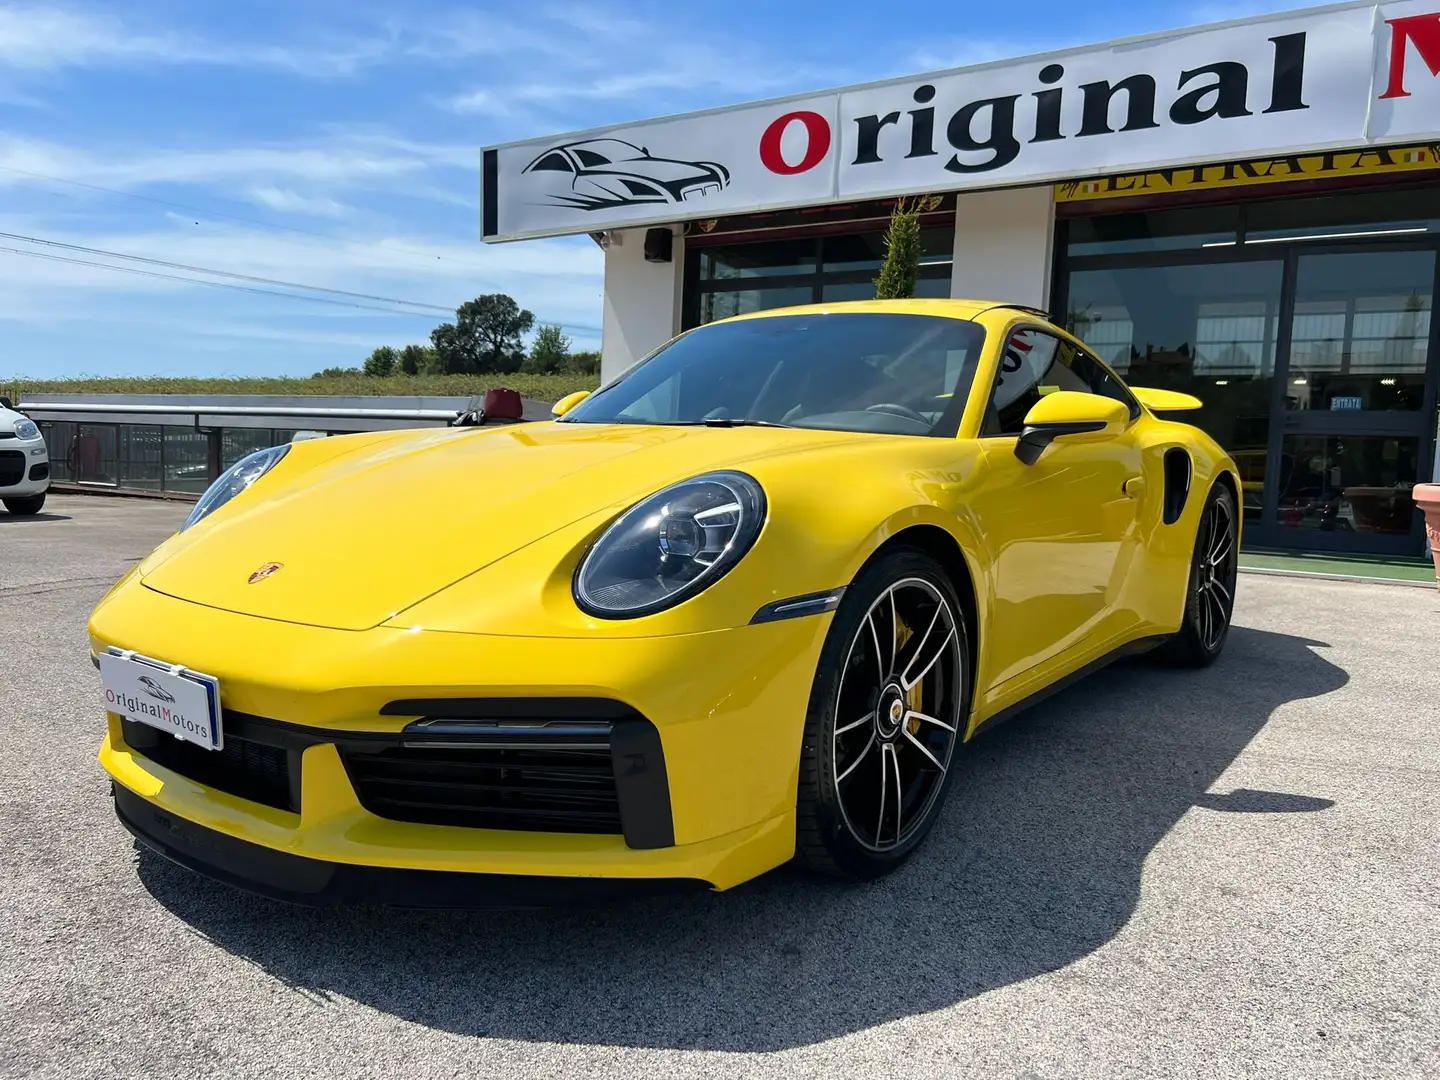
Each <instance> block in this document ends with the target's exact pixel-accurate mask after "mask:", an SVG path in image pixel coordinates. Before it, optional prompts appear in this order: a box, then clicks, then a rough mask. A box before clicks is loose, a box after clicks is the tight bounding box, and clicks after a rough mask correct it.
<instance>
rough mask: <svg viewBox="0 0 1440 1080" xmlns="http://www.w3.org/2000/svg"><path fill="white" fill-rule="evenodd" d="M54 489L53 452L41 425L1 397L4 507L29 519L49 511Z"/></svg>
mask: <svg viewBox="0 0 1440 1080" xmlns="http://www.w3.org/2000/svg"><path fill="white" fill-rule="evenodd" d="M49 490H50V453H49V451H48V450H47V449H46V448H45V438H44V436H43V435H41V434H40V428H39V425H37V424H36V423H35V421H34V420H31V419H30V418H29V417H28V416H26V415H25V414H24V413H21V412H18V411H16V409H15V408H14V405H13V403H12V402H11V401H10V399H9V398H3V397H0V504H3V505H4V507H5V509H6V510H8V511H10V513H12V514H15V515H16V516H19V517H29V516H32V515H34V514H38V513H40V511H41V510H43V509H44V508H45V493H46V492H47V491H49Z"/></svg>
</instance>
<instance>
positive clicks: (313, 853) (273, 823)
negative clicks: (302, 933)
mask: <svg viewBox="0 0 1440 1080" xmlns="http://www.w3.org/2000/svg"><path fill="white" fill-rule="evenodd" d="M829 619H830V616H829V615H817V616H811V617H806V618H799V619H792V620H786V621H783V622H777V623H770V624H762V625H757V626H746V627H739V628H736V629H734V630H726V631H718V632H715V633H711V634H691V635H680V636H675V637H668V638H654V639H636V638H629V639H606V638H602V637H595V638H585V639H579V638H571V639H543V640H542V639H528V638H500V637H496V636H481V635H467V634H454V633H444V632H424V631H419V632H417V631H414V630H397V629H392V628H377V629H375V630H371V631H363V632H358V633H357V632H350V631H335V630H324V629H319V628H315V627H306V626H298V625H295V624H290V623H280V622H276V621H273V620H266V619H258V618H253V617H249V616H243V615H236V614H233V613H229V612H222V611H218V610H215V609H212V608H207V607H203V606H201V605H197V604H191V603H187V602H185V601H180V600H176V599H173V598H171V597H168V596H163V595H161V594H159V593H156V592H154V591H152V590H150V589H148V588H146V587H144V586H143V584H141V583H140V582H139V581H138V580H136V579H133V578H132V579H131V580H129V581H127V582H125V583H122V585H121V586H119V587H118V588H117V589H116V590H115V591H114V592H112V593H111V595H110V596H109V597H107V599H106V601H105V602H103V603H102V604H101V606H100V608H99V609H98V610H97V611H96V613H95V616H94V617H93V618H92V621H91V637H92V647H94V648H95V649H96V650H97V651H101V650H103V649H104V648H106V647H107V646H110V645H116V646H119V647H122V648H126V649H134V650H135V651H137V652H140V653H143V654H145V655H148V656H153V657H156V658H160V659H164V660H167V661H171V662H175V663H183V664H185V665H186V666H188V667H190V668H192V669H194V670H198V671H204V672H206V673H208V674H213V675H215V676H216V677H217V678H218V679H219V680H220V686H221V696H222V704H223V707H224V709H225V711H226V714H227V715H233V716H235V717H236V721H237V723H239V722H240V717H239V714H249V715H250V716H251V717H263V718H269V719H270V720H271V721H272V722H273V721H280V722H281V723H280V724H279V725H277V726H283V727H285V728H288V729H291V731H292V732H300V733H305V732H310V733H312V734H313V736H314V737H312V738H309V739H306V740H305V745H302V746H300V747H299V748H298V751H297V754H296V758H295V761H296V769H295V773H296V775H297V776H298V797H297V801H296V806H297V807H298V812H296V809H295V808H280V807H277V806H274V805H262V804H261V803H260V802H257V801H252V800H251V799H247V798H242V797H239V796H237V795H235V794H231V793H227V792H226V791H223V790H217V789H216V788H215V787H211V786H207V785H205V784H203V783H199V782H196V781H195V780H194V779H191V778H189V777H187V776H185V775H182V774H180V773H179V772H176V771H174V770H172V769H169V768H166V767H164V766H162V765H160V764H158V763H157V762H156V761H154V760H152V759H151V758H150V757H147V756H146V755H145V754H144V753H143V752H141V751H140V750H137V749H136V748H133V747H131V746H129V745H127V742H126V738H125V734H124V728H123V725H122V723H121V721H120V718H119V717H117V716H115V715H113V714H112V715H111V716H110V718H109V726H108V731H107V734H106V738H105V740H104V744H103V745H102V747H101V750H100V761H101V763H102V765H103V766H104V768H105V769H106V771H107V772H108V773H109V774H110V776H111V777H112V778H113V779H114V780H115V781H116V783H117V785H118V787H117V791H119V792H121V793H122V795H121V797H120V799H119V800H117V809H119V810H121V816H122V820H126V823H127V825H128V827H130V828H131V829H132V831H134V832H136V834H137V835H139V836H140V837H141V839H142V840H143V841H145V842H146V843H149V844H150V845H151V846H152V847H156V848H157V849H159V850H161V851H162V853H163V854H166V855H167V856H168V857H170V858H172V859H175V860H176V861H177V862H181V863H183V864H185V865H188V866H192V867H193V868H195V869H200V870H203V871H205V872H207V873H211V874H212V876H215V877H218V878H220V879H221V880H226V881H230V882H231V883H232V884H240V885H245V886H246V887H249V888H252V889H254V890H255V891H258V892H263V893H265V894H266V895H281V894H289V895H286V896H285V898H287V899H293V898H295V896H300V897H305V896H308V895H312V894H313V895H314V897H315V901H316V902H327V901H328V900H329V899H332V898H340V899H348V898H351V897H353V896H356V895H361V894H366V895H368V894H367V893H366V890H368V889H371V888H374V889H378V890H379V891H380V895H382V896H391V895H397V893H396V890H397V889H398V890H400V891H405V889H406V888H408V887H409V886H410V885H411V884H413V883H414V882H415V881H418V880H419V879H417V878H415V877H414V875H411V874H401V875H400V877H399V878H398V879H396V880H398V881H399V882H400V885H393V884H385V885H377V884H375V882H376V877H375V875H373V874H371V873H370V871H379V870H394V871H407V872H408V871H415V872H424V873H425V874H431V873H435V874H441V875H444V874H458V875H465V876H469V877H471V878H476V880H475V882H474V884H473V885H469V886H466V885H465V883H464V882H459V883H458V884H459V885H461V886H464V887H462V888H461V889H460V892H461V893H462V894H469V895H471V896H472V897H477V898H480V899H481V900H482V901H483V897H484V894H486V893H490V892H493V891H497V890H498V892H499V893H501V894H504V893H506V892H507V890H509V889H510V883H509V881H508V879H510V878H512V877H531V878H534V877H546V878H558V879H578V880H580V881H589V882H594V881H595V880H596V879H616V880H618V881H620V882H621V883H622V884H625V885H636V886H641V885H644V886H645V887H649V885H651V884H654V883H661V882H663V883H666V884H667V885H668V884H671V883H674V882H677V881H686V882H703V883H705V884H708V885H709V886H712V887H714V888H719V889H724V888H729V887H731V886H733V885H736V884H739V883H740V882H743V881H746V880H748V879H750V878H753V877H755V876H757V875H758V874H761V873H763V872H765V871H766V870H769V869H771V868H773V867H775V866H778V865H780V864H781V863H783V862H785V861H787V860H788V859H789V858H790V857H791V856H792V855H793V853H794V839H795V820H794V808H795V794H796V781H797V774H798V762H799V751H800V738H801V730H802V727H803V724H804V717H805V712H806V708H807V706H808V700H809V694H810V688H811V684H812V681H813V676H814V671H815V663H816V660H817V658H818V654H819V649H820V646H821V644H822V643H823V639H824V634H825V630H826V629H827V628H828V624H829ZM567 697H581V698H602V699H607V700H610V701H614V702H618V703H622V704H623V705H624V706H625V707H627V708H628V709H631V710H633V711H634V712H635V713H636V714H637V715H639V716H643V717H644V718H646V719H647V720H648V721H649V722H650V724H652V725H653V728H652V730H653V731H654V732H655V733H656V735H658V739H659V743H660V747H661V749H662V752H663V763H664V775H665V777H666V780H667V782H668V804H669V810H670V818H671V822H670V834H669V835H668V836H662V837H661V840H662V841H668V842H661V843H656V842H655V835H654V832H655V831H654V830H651V834H650V836H649V839H648V840H644V841H641V842H638V843H637V841H636V835H635V834H636V830H635V829H633V828H632V827H631V825H632V823H631V821H627V822H626V827H625V829H624V834H622V835H596V834H579V833H569V832H558V831H556V832H549V831H520V830H511V829H501V828H472V827H459V826H456V825H448V824H438V823H419V822H416V821H401V820H394V819H392V818H390V817H385V816H380V815H379V814H376V813H373V812H371V810H370V809H367V807H366V805H365V804H364V803H363V802H362V799H361V797H360V795H359V794H357V790H356V784H355V783H354V782H352V775H351V773H349V772H347V766H346V761H345V760H344V759H342V751H343V750H344V745H343V744H344V741H345V737H346V736H347V734H348V735H353V736H354V737H356V738H362V739H363V738H376V737H383V736H385V735H387V734H388V735H398V733H400V732H402V731H403V730H404V729H405V728H406V726H407V725H409V724H410V723H412V722H413V720H414V719H415V718H416V717H417V716H420V715H423V714H424V712H425V711H427V710H428V708H429V707H430V705H431V704H433V703H434V702H436V701H445V700H453V699H457V698H460V699H485V698H489V699H494V698H501V699H507V700H511V701H514V700H526V699H535V698H547V699H556V698H567ZM406 699H409V700H412V701H414V702H415V703H414V706H413V710H414V714H413V715H411V714H406V715H390V714H387V713H385V712H382V710H383V709H384V706H386V705H387V704H392V703H395V702H397V701H402V700H406ZM416 699H419V700H416ZM422 705H423V706H425V709H422ZM407 707H408V706H407ZM392 712H393V710H392ZM332 736H333V738H331V737H332ZM167 738H168V736H167ZM618 768H619V766H618V765H617V771H618ZM127 806H128V807H132V808H134V807H137V806H143V807H148V810H143V811H142V810H139V809H132V810H131V811H130V812H129V813H128V816H127V812H126V810H125V809H124V807H127ZM623 809H624V807H623V806H622V811H623ZM156 813H158V814H160V815H162V816H163V817H164V818H165V819H167V820H169V821H170V822H172V823H176V824H175V827H176V828H179V829H180V830H181V831H182V832H183V831H184V830H186V829H190V828H191V827H192V826H194V827H198V828H199V829H201V830H208V832H197V833H194V834H193V835H195V836H199V837H201V838H202V841H203V840H205V839H206V838H208V833H215V834H218V835H220V836H223V837H227V838H229V839H230V840H233V841H235V842H236V843H237V844H241V845H247V846H246V847H243V848H235V847H233V845H225V847H224V849H223V851H222V847H221V846H220V845H218V844H213V843H212V844H211V845H210V846H209V847H206V846H205V844H204V843H201V844H200V845H199V850H198V853H197V850H195V846H194V845H190V846H188V847H187V846H186V845H184V844H180V843H178V842H177V841H176V840H175V839H174V838H172V839H171V840H169V841H167V840H166V839H165V837H166V835H169V834H168V832H167V831H165V830H162V831H161V832H160V833H159V834H158V835H157V834H156V829H157V828H159V826H155V825H151V826H147V825H146V822H147V821H151V822H153V821H154V819H153V815H154V814H156ZM147 814H149V815H152V816H151V817H149V818H147V817H146V815H147ZM622 816H623V815H622ZM137 823H138V824H137ZM642 825H643V823H642ZM644 831H645V830H644V829H643V827H642V828H641V829H640V833H642V834H643V833H644ZM142 833H144V834H145V835H142ZM627 837H629V842H627ZM166 844H168V846H169V850H165V845H166ZM252 848H260V849H264V850H265V851H266V852H270V853H275V854H276V856H277V857H278V856H285V857H287V858H283V859H280V863H283V865H284V867H287V868H288V869H287V870H286V871H285V873H284V874H281V875H280V876H279V878H278V879H277V877H276V874H275V873H271V872H270V871H266V872H265V874H264V875H261V874H260V871H259V869H257V868H258V867H259V866H260V864H261V862H264V863H265V864H266V865H269V864H270V863H272V862H274V861H275V860H272V859H270V857H269V856H268V855H267V856H265V858H264V859H263V860H258V861H257V859H255V858H252V857H249V855H244V853H251V854H253V853H252V852H251V849H252ZM211 852H214V853H216V856H215V858H213V859H212V858H209V854H208V853H211ZM237 853H240V854H237ZM221 854H224V856H225V857H224V858H221V857H220V855H221ZM242 855H244V857H242ZM288 858H294V859H297V860H300V861H299V862H293V863H292V862H289V861H288ZM312 863H319V864H323V866H329V867H330V868H331V869H330V871H329V872H328V873H322V871H317V870H316V869H315V868H314V867H313V866H311V864H312ZM323 866H322V870H323ZM257 875H259V876H257ZM297 875H298V878H297ZM477 876H496V877H497V880H496V881H489V880H486V881H479V880H478V877H477ZM322 877H323V878H324V880H323V881H322V882H321V886H320V887H319V888H316V889H311V890H310V892H307V891H306V888H305V887H303V885H302V886H300V887H296V886H294V885H293V881H294V880H300V881H302V882H306V881H308V882H311V883H312V884H313V882H314V881H317V880H319V879H320V878H322ZM498 879H504V880H498ZM287 880H289V881H291V882H292V884H291V885H287V884H286V881H287ZM425 880H426V881H431V882H434V881H439V880H440V879H432V878H426V879H425ZM572 884H573V883H572ZM402 886H403V887H404V888H402ZM492 887H493V888H492ZM590 887H592V888H601V886H590ZM427 888H428V886H427ZM446 888H448V886H446ZM603 888H609V887H608V886H604V887H603ZM277 890H278V891H277ZM356 890H359V892H358V893H357V892H356ZM422 891H424V890H422ZM441 891H442V892H444V891H445V889H442V890H441ZM568 891H571V890H570V889H569V887H568V886H567V887H565V888H561V889H560V893H561V894H564V893H566V892H568Z"/></svg>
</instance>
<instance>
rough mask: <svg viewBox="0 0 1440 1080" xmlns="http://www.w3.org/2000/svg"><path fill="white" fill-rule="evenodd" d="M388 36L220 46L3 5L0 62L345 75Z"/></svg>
mask: <svg viewBox="0 0 1440 1080" xmlns="http://www.w3.org/2000/svg"><path fill="white" fill-rule="evenodd" d="M393 49H394V41H393V40H392V39H390V38H389V37H388V36H381V37H376V38H373V39H370V40H360V41H355V42H352V43H348V44H346V45H344V46H343V47H339V48H336V47H335V46H334V45H333V43H331V44H327V45H325V46H323V47H317V48H297V47H290V46H275V45H249V44H222V43H215V42H207V41H204V40H202V39H200V38H196V37H193V36H188V35H184V34H177V33H174V32H160V33H149V32H145V31H141V30H136V29H133V28H132V27H131V26H130V25H128V24H127V23H125V22H123V21H122V20H120V19H119V18H117V17H116V16H115V15H114V14H113V13H112V12H109V11H96V10H94V9H76V8H68V7H61V6H58V5H52V4H8V5H6V6H4V7H0V66H4V67H6V68H8V69H10V70H11V71H12V72H13V71H16V70H30V71H44V70H53V69H58V68H67V67H82V66H92V65H100V64H111V65H118V64H138V63H155V62H159V63H167V64H210V65H222V66H240V67H271V68H280V69H283V70H286V71H289V72H292V73H294V74H298V75H313V76H335V75H348V74H351V73H353V72H355V71H356V70H358V69H359V68H361V67H363V66H366V65H367V64H371V63H375V62H378V61H380V60H382V59H384V58H385V57H386V56H388V55H390V54H391V53H392V52H393Z"/></svg>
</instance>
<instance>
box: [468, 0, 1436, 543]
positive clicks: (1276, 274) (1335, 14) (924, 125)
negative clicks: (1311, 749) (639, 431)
mask: <svg viewBox="0 0 1440 1080" xmlns="http://www.w3.org/2000/svg"><path fill="white" fill-rule="evenodd" d="M482 193H483V215H482V216H483V223H482V231H483V235H484V239H485V240H486V241H487V242H500V241H512V240H523V239H527V238H533V237H544V236H560V235H566V234H580V233H588V234H589V235H590V236H591V237H593V238H594V239H595V241H596V242H597V243H598V244H599V245H600V246H601V247H602V248H603V249H604V252H605V296H604V341H603V357H604V359H603V374H604V376H605V377H606V378H610V377H613V376H614V375H616V374H618V373H619V372H621V371H623V370H624V369H625V368H626V367H628V366H629V365H631V364H632V363H634V362H635V361H636V360H638V359H640V358H642V357H643V356H645V355H646V354H647V353H648V352H650V351H651V350H653V349H655V348H656V347H657V346H659V345H661V344H663V343H664V342H665V341H666V340H668V339H669V338H671V337H672V336H673V335H675V334H676V333H678V332H680V331H682V330H686V329H690V328H692V327H695V326H699V325H701V324H703V323H706V322H710V321H712V320H715V319H720V318H724V317H726V316H729V315H735V314H739V313H744V312H752V311H758V310H762V309H766V308H774V307H782V306H789V305H793V304H821V305H823V304H826V303H833V302H837V301H845V300H856V299H865V298H868V297H872V296H873V295H874V284H873V282H874V278H875V276H876V274H877V272H878V269H879V266H880V262H881V258H882V255H883V243H882V238H883V235H884V230H885V228H886V225H887V222H888V218H889V215H890V212H891V210H892V208H893V207H894V205H895V202H896V200H897V199H901V198H903V199H906V200H909V201H911V202H912V204H913V205H915V206H916V207H917V208H918V209H919V211H920V213H921V221H922V225H923V232H922V237H923V260H922V265H921V270H920V280H919V284H918V287H917V290H916V291H917V295H920V296H925V297H966V298H975V299H993V300H999V301H1007V302H1015V303H1022V304H1026V305H1031V306H1036V307H1042V308H1044V309H1046V310H1048V311H1049V312H1050V313H1051V316H1052V318H1053V319H1054V320H1055V321H1056V322H1057V323H1060V324H1062V325H1064V326H1066V327H1067V328H1068V329H1070V330H1071V331H1072V332H1073V333H1075V334H1076V335H1077V336H1078V337H1080V338H1081V339H1082V340H1083V341H1084V342H1085V343H1086V344H1087V345H1088V346H1089V347H1090V349H1091V350H1093V351H1094V352H1095V353H1096V354H1097V355H1098V356H1099V357H1101V358H1102V359H1103V360H1104V361H1105V362H1106V363H1108V364H1109V365H1111V366H1112V367H1113V368H1114V369H1115V370H1116V371H1118V372H1119V373H1120V374H1121V375H1122V376H1123V377H1124V378H1125V379H1126V380H1127V381H1129V382H1130V383H1132V384H1134V385H1137V386H1158V387H1165V388H1170V389H1176V390H1183V391H1186V392H1190V393H1193V394H1195V395H1196V396H1197V397H1199V398H1200V399H1201V400H1202V401H1203V402H1204V409H1203V410H1202V411H1201V412H1200V413H1198V414H1194V415H1195V416H1197V417H1198V419H1197V422H1198V423H1199V424H1200V425H1201V426H1202V427H1204V428H1206V429H1207V430H1208V431H1209V432H1210V433H1211V434H1212V435H1214V436H1215V437H1216V438H1217V439H1218V440H1219V441H1220V443H1221V444H1222V445H1223V446H1225V447H1226V449H1228V450H1229V451H1230V452H1231V454H1232V455H1233V456H1234V457H1235V460H1236V462H1237V463H1238V465H1239V467H1240V469H1241V471H1242V474H1243V480H1244V484H1245V504H1246V505H1245V514H1246V529H1247V541H1248V543H1249V544H1250V545H1252V546H1262V547H1270V548H1294V549H1300V550H1308V551H1335V552H1347V553H1353V554H1372V555H1388V556H1419V555H1421V554H1423V552H1424V551H1425V539H1424V534H1423V530H1422V526H1421V521H1420V515H1419V514H1418V513H1417V512H1416V511H1415V508H1414V503H1413V501H1412V500H1411V498H1410V488H1411V486H1412V485H1413V484H1415V483H1417V482H1424V481H1427V480H1430V479H1431V477H1432V476H1433V475H1435V471H1436V457H1437V450H1436V418H1437V387H1440V341H1437V334H1440V330H1437V325H1436V322H1435V320H1433V318H1432V311H1433V306H1434V301H1435V295H1436V289H1437V273H1440V0H1412V2H1408V3H1395V4H1380V5H1376V4H1373V3H1369V4H1340V5H1333V6H1329V7H1323V8H1311V9H1306V10H1301V11H1295V12H1290V13H1286V14H1281V15H1274V16H1266V17H1263V18H1255V19H1247V20H1242V21H1237V22H1230V23H1223V24H1218V25H1213V26H1205V27H1200V28H1196V29H1192V30H1185V31H1178V32H1175V33H1169V34H1164V35H1156V36H1150V37H1145V38H1137V39H1129V40H1125V41H1119V42H1112V43H1109V44H1105V45H1100V46H1094V47H1086V48H1078V49H1070V50H1066V51H1063V52H1056V53H1050V54H1046V55H1042V56H1032V57H1026V58H1023V59H1018V60H1006V61H1001V62H996V63H990V64H984V65H979V66H975V67H969V68H963V69H958V70H954V71H946V72H936V73H931V74H925V75H916V76H914V77H909V78H903V79H892V80H889V81H886V82H881V83H872V84H866V85H862V86H854V87H847V88H844V89H840V90H829V91H824V92H820V93H815V94H808V95H799V96H795V97H789V98H784V99H778V100H772V101H766V102H762V103H758V104H746V105H737V106H734V107H732V108H723V109H716V110H711V111H707V112H702V113H693V114H688V115H682V116H675V117H668V118H664V119H658V120H653V121H646V122H641V123H634V124H628V125H625V126H621V127H614V128H608V129H604V130H595V131H589V132H582V133H575V134H569V135H560V136H556V137H553V138H549V139H542V140H532V141H528V142H524V143H512V144H507V145H504V146H496V147H491V148H488V149H486V150H485V152H484V155H483V183H482Z"/></svg>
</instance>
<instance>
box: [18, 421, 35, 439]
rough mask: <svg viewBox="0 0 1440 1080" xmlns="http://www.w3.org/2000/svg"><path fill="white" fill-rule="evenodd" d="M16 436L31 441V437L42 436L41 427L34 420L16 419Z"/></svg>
mask: <svg viewBox="0 0 1440 1080" xmlns="http://www.w3.org/2000/svg"><path fill="white" fill-rule="evenodd" d="M15 437H16V438H17V439H21V440H23V441H25V442H29V441H30V440H31V439H38V438H39V437H40V428H39V427H38V426H37V425H36V423H35V421H34V420H17V421H15Z"/></svg>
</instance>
